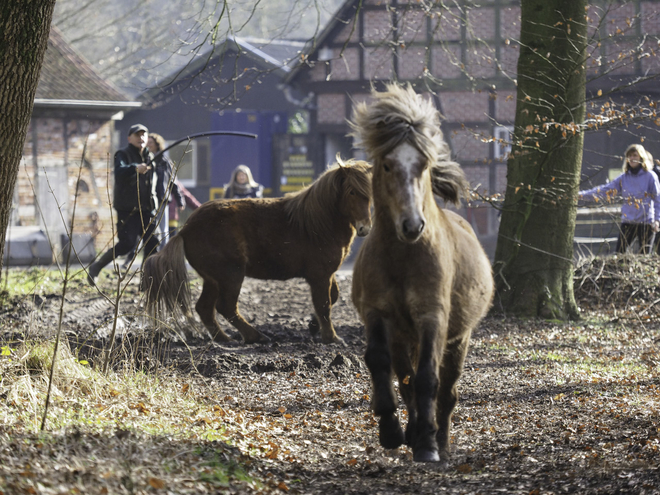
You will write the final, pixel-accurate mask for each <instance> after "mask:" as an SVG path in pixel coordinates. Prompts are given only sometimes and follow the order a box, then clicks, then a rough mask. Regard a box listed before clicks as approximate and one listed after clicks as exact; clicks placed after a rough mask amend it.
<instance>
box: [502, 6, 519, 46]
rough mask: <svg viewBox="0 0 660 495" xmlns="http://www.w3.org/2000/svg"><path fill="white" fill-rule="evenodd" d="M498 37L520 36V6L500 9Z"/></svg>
mask: <svg viewBox="0 0 660 495" xmlns="http://www.w3.org/2000/svg"><path fill="white" fill-rule="evenodd" d="M500 37H501V38H502V39H508V40H511V39H519V38H520V7H503V8H502V9H501V10H500Z"/></svg>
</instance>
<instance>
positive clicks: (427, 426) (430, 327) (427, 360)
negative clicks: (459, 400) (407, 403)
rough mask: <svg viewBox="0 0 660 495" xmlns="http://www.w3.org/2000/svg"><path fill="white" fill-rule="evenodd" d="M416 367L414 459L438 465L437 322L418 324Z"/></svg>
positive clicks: (440, 350) (440, 346)
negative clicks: (419, 340)
mask: <svg viewBox="0 0 660 495" xmlns="http://www.w3.org/2000/svg"><path fill="white" fill-rule="evenodd" d="M419 328H420V335H421V342H420V344H421V345H420V349H419V364H418V365H417V374H416V376H415V384H414V389H415V402H416V404H417V424H416V425H415V435H414V437H415V438H414V443H413V446H412V447H413V459H414V460H415V461H417V462H438V461H439V460H440V455H439V453H438V444H437V440H436V433H437V426H436V422H435V416H436V403H437V397H438V387H439V385H440V380H439V377H438V372H439V364H440V363H439V362H438V360H439V358H440V357H441V356H442V355H443V351H444V349H443V348H444V345H443V342H442V341H441V335H440V332H441V330H440V328H441V325H440V322H439V321H438V320H437V319H435V318H431V319H426V320H422V321H421V322H420V327H419Z"/></svg>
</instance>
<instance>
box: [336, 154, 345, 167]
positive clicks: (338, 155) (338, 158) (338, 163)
mask: <svg viewBox="0 0 660 495" xmlns="http://www.w3.org/2000/svg"><path fill="white" fill-rule="evenodd" d="M335 160H337V165H339V168H344V167H345V166H346V163H344V160H342V159H341V154H340V153H339V151H338V152H337V155H336V156H335Z"/></svg>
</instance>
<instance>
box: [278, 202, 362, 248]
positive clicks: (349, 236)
mask: <svg viewBox="0 0 660 495" xmlns="http://www.w3.org/2000/svg"><path fill="white" fill-rule="evenodd" d="M287 200H288V201H290V199H289V198H285V199H284V201H287ZM339 201H340V199H339V198H337V199H336V200H334V203H333V202H331V201H328V202H327V203H326V202H324V203H326V204H324V205H323V208H319V209H317V214H318V215H319V217H317V218H312V217H311V216H310V215H309V212H308V211H306V209H305V203H303V202H296V203H295V206H294V209H295V210H296V215H297V216H298V218H299V219H300V220H301V222H300V223H299V225H298V226H299V227H300V228H301V229H302V230H303V231H305V233H306V234H307V237H308V238H309V239H311V240H313V241H316V242H319V243H323V244H335V243H338V242H339V243H340V244H342V245H348V244H350V243H351V241H352V240H353V237H354V236H355V228H353V226H352V225H351V223H350V219H349V218H347V217H346V216H344V215H340V214H339V210H340V205H339Z"/></svg>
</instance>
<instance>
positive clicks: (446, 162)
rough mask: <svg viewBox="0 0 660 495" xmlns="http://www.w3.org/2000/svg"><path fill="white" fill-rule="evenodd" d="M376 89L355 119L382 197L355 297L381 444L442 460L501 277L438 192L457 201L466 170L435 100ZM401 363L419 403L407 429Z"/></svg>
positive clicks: (361, 258)
mask: <svg viewBox="0 0 660 495" xmlns="http://www.w3.org/2000/svg"><path fill="white" fill-rule="evenodd" d="M372 97H373V101H372V103H371V104H369V105H367V104H365V103H361V104H358V105H356V108H355V112H354V119H353V121H352V123H351V127H352V129H353V135H354V136H355V137H356V138H357V140H358V141H359V142H360V143H361V146H362V147H363V148H364V149H365V151H366V152H367V155H368V157H369V159H370V160H372V162H373V179H372V188H373V201H374V219H373V228H372V231H371V233H370V234H369V237H368V238H367V239H366V240H365V241H364V243H363V245H362V248H361V249H360V252H359V253H358V256H357V259H356V262H355V265H354V269H353V270H354V271H353V292H352V298H353V303H354V304H355V306H356V307H357V310H358V312H359V314H360V317H361V318H362V321H363V322H364V325H365V328H366V336H367V348H366V352H365V356H364V357H365V361H366V364H367V367H368V368H369V371H370V373H371V380H372V391H373V393H372V408H373V411H374V414H375V415H376V416H379V417H380V419H379V431H380V443H381V445H382V446H383V447H385V448H387V449H392V448H396V447H398V446H399V445H401V444H403V443H404V442H405V443H407V444H408V445H409V446H411V447H412V450H413V457H414V459H415V461H426V462H429V461H430V462H436V461H439V460H441V459H443V460H444V459H447V458H448V455H449V427H450V424H451V415H452V411H453V409H454V407H455V405H456V402H457V401H458V389H457V385H456V384H457V381H458V379H459V377H460V375H461V371H462V368H463V362H464V359H465V355H466V352H467V349H468V344H469V340H470V334H471V332H472V329H473V328H474V327H475V326H476V325H477V323H478V322H479V320H480V319H481V318H482V317H483V316H484V315H485V314H486V312H487V310H488V309H489V307H490V304H491V299H492V293H493V277H492V273H491V267H490V263H489V260H488V258H487V256H486V254H485V253H484V250H483V249H482V247H481V245H480V244H479V241H478V240H477V237H476V236H475V234H474V232H473V230H472V228H471V227H470V225H469V224H468V222H466V221H465V220H464V219H463V218H461V217H460V216H459V215H458V214H456V213H454V212H452V211H448V210H444V209H441V208H440V207H439V206H438V204H437V203H436V198H435V197H434V193H435V194H437V195H438V196H440V197H441V198H443V199H444V200H446V201H449V202H453V203H458V202H459V200H460V197H461V196H462V195H463V193H464V191H466V189H467V180H466V179H465V176H464V174H463V172H462V171H461V169H460V168H459V165H458V164H457V163H455V162H453V161H451V159H450V153H449V147H448V145H447V143H446V142H445V141H444V140H443V137H442V133H441V131H440V126H439V117H438V112H437V111H436V109H435V108H434V106H433V104H432V103H431V101H429V100H426V99H423V98H422V97H421V96H419V95H417V94H415V92H414V91H413V89H412V88H411V87H410V86H407V87H401V86H399V85H396V84H390V85H387V87H386V90H385V91H383V92H377V91H375V90H372ZM392 370H394V373H396V376H397V377H398V381H399V387H400V391H401V395H402V397H403V400H404V401H405V403H406V407H407V409H408V425H407V427H406V430H405V433H404V431H403V429H402V428H401V425H400V424H399V420H398V418H397V416H396V410H397V402H396V395H395V391H394V388H393V384H392Z"/></svg>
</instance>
